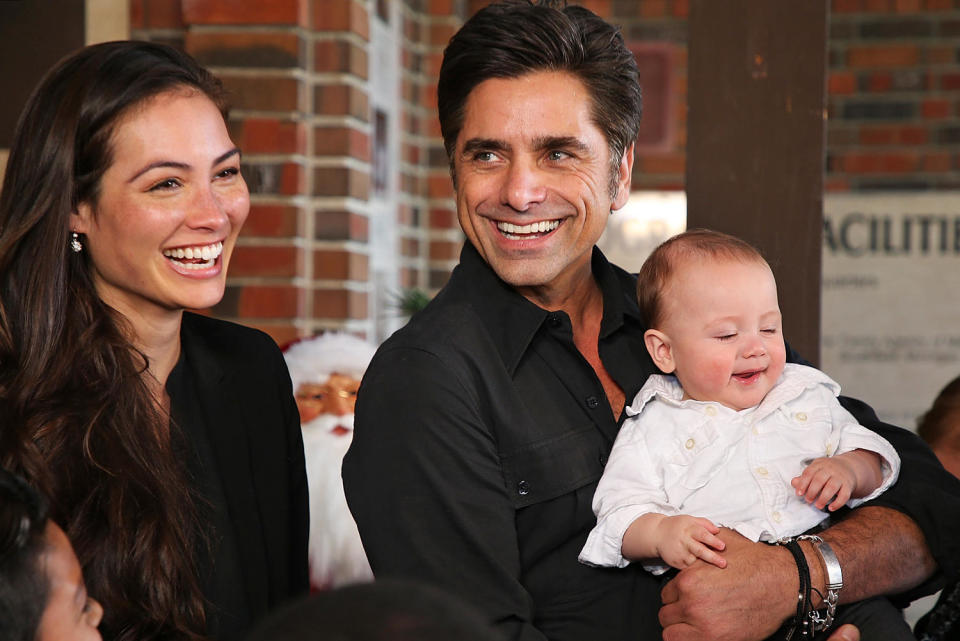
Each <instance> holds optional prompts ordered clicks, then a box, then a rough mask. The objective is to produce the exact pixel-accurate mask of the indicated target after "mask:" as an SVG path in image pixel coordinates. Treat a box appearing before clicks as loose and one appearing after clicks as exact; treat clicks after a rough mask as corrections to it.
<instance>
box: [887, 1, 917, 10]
mask: <svg viewBox="0 0 960 641" xmlns="http://www.w3.org/2000/svg"><path fill="white" fill-rule="evenodd" d="M893 9H894V11H896V12H897V13H916V12H917V11H920V0H893Z"/></svg>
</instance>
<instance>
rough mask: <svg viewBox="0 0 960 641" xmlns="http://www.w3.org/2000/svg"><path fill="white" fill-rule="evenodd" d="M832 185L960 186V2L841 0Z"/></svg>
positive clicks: (833, 81)
mask: <svg viewBox="0 0 960 641" xmlns="http://www.w3.org/2000/svg"><path fill="white" fill-rule="evenodd" d="M827 81H828V89H829V117H830V119H829V121H828V126H827V135H828V137H827V149H828V154H827V155H828V157H827V182H826V186H827V189H828V190H830V191H846V190H853V191H860V190H868V189H907V190H913V189H921V190H926V189H957V188H958V187H960V165H958V155H957V154H958V151H960V101H958V97H960V3H958V2H956V1H955V0H833V4H832V13H831V25H830V69H829V73H828V78H827Z"/></svg>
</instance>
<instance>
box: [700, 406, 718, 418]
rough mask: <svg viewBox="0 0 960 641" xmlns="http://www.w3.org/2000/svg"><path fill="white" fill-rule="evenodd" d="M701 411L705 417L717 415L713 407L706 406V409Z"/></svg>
mask: <svg viewBox="0 0 960 641" xmlns="http://www.w3.org/2000/svg"><path fill="white" fill-rule="evenodd" d="M703 411H704V412H706V413H707V416H716V415H717V408H716V407H714V406H713V405H707V408H706V409H705V410H703Z"/></svg>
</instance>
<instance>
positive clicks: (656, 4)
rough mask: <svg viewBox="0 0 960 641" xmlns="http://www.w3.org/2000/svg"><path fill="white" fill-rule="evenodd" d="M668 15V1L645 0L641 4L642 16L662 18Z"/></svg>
mask: <svg viewBox="0 0 960 641" xmlns="http://www.w3.org/2000/svg"><path fill="white" fill-rule="evenodd" d="M665 15H667V0H644V1H643V2H641V3H640V16H641V17H643V18H662V17H663V16H665Z"/></svg>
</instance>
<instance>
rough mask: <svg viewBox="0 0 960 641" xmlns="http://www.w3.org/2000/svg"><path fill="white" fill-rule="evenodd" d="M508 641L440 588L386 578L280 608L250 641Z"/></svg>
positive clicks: (472, 611)
mask: <svg viewBox="0 0 960 641" xmlns="http://www.w3.org/2000/svg"><path fill="white" fill-rule="evenodd" d="M321 639H322V640H323V641H448V640H450V639H457V641H503V638H502V637H501V636H500V634H499V633H498V632H497V631H496V630H494V629H493V627H492V626H491V625H490V624H489V622H487V621H486V620H485V619H484V618H483V617H481V616H480V614H479V613H478V612H477V611H476V610H474V609H473V608H472V607H470V606H469V605H467V604H466V603H463V602H461V601H460V600H459V599H457V598H454V597H453V596H451V595H450V594H448V593H446V592H441V591H440V590H439V589H437V588H434V587H431V586H429V585H424V584H422V583H416V582H413V581H407V580H399V579H386V580H384V579H380V580H377V581H375V582H373V583H359V584H356V585H350V586H346V587H342V588H338V589H336V590H330V591H325V592H318V593H316V594H312V595H310V596H308V597H305V598H303V599H300V600H299V601H295V602H293V603H291V604H289V605H287V606H286V607H284V608H281V609H279V610H276V611H275V612H273V613H272V614H271V615H270V616H268V617H267V618H266V619H264V620H263V622H261V623H260V625H258V626H257V628H256V630H254V631H253V632H252V633H251V634H250V636H248V637H247V638H246V640H245V641H319V640H321Z"/></svg>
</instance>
